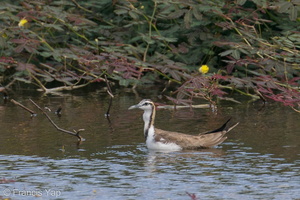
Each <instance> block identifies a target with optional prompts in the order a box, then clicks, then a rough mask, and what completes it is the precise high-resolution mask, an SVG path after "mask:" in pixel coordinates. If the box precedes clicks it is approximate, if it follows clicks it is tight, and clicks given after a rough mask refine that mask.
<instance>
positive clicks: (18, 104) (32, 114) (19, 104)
mask: <svg viewBox="0 0 300 200" xmlns="http://www.w3.org/2000/svg"><path fill="white" fill-rule="evenodd" d="M10 101H11V102H12V103H13V104H15V105H17V106H20V107H21V108H23V109H24V110H26V111H28V112H30V114H31V116H32V117H33V116H36V115H37V114H36V113H35V112H34V111H33V110H30V109H29V108H27V107H26V106H24V105H22V104H21V103H19V102H17V101H15V100H13V99H12V100H10Z"/></svg>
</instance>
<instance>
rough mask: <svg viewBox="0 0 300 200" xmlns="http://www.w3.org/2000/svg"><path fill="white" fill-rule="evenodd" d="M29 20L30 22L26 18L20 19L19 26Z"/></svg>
mask: <svg viewBox="0 0 300 200" xmlns="http://www.w3.org/2000/svg"><path fill="white" fill-rule="evenodd" d="M27 22H28V20H27V19H25V18H23V19H21V20H20V22H19V24H18V26H19V27H23V26H24V25H25V24H26V23H27Z"/></svg>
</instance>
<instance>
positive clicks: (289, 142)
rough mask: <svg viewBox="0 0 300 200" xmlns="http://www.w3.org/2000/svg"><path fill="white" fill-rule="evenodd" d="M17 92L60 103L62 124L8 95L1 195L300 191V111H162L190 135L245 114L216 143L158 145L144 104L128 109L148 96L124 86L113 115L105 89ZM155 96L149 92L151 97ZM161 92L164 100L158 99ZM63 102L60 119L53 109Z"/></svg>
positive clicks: (167, 125) (200, 195)
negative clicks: (148, 142) (147, 139)
mask: <svg viewBox="0 0 300 200" xmlns="http://www.w3.org/2000/svg"><path fill="white" fill-rule="evenodd" d="M13 98H14V99H15V100H18V101H19V102H21V103H23V104H24V105H26V106H28V107H30V108H32V109H34V110H36V109H35V107H34V106H33V105H32V104H31V103H30V102H29V101H28V98H32V99H33V100H34V101H35V102H37V103H38V104H39V105H41V106H47V107H49V108H51V109H52V112H49V115H50V117H51V118H52V119H53V121H55V122H56V123H57V125H59V126H60V127H61V128H64V129H67V130H73V129H75V130H78V129H80V128H84V129H85V131H84V132H82V133H81V135H82V136H83V137H84V138H85V139H86V140H85V141H84V142H82V143H81V144H78V143H77V138H76V137H73V136H70V135H67V134H64V133H61V132H58V131H57V130H55V128H54V127H52V126H51V124H50V123H49V122H48V121H47V119H46V118H45V117H44V116H43V115H42V114H41V113H39V112H38V113H39V114H38V116H37V117H34V118H31V117H30V114H28V113H27V112H26V111H24V110H22V109H21V108H19V107H17V106H15V105H13V104H11V103H6V104H5V103H3V102H2V103H1V104H0V117H1V121H0V126H1V141H0V172H1V174H0V199H5V198H7V197H8V198H11V199H32V198H33V196H34V197H39V198H38V199H70V198H72V199H122V200H123V199H146V200H148V199H149V200H150V199H151V200H152V199H192V196H194V197H196V198H197V199H214V200H215V199H268V200H269V199H280V200H281V199H300V173H299V172H300V159H299V155H300V143H299V141H300V134H299V133H300V124H299V114H298V113H296V112H294V111H292V110H291V109H290V108H287V107H282V106H279V105H277V104H268V105H267V106H266V107H264V108H262V109H261V104H260V103H255V104H252V103H246V102H245V103H244V104H243V105H237V104H231V103H222V104H221V106H220V108H219V112H218V114H213V113H211V112H210V111H209V110H208V109H194V110H192V111H191V110H189V109H183V110H178V111H176V112H173V111H169V110H159V111H158V112H157V121H156V126H157V127H159V128H163V129H166V130H173V131H181V132H185V133H189V134H193V133H197V132H202V131H205V130H210V129H213V128H216V127H218V126H219V125H221V124H222V122H225V121H226V119H228V117H229V116H232V117H233V120H234V121H240V125H239V126H238V127H236V128H235V129H234V130H233V131H232V132H231V133H230V134H229V135H228V136H229V138H228V139H227V140H226V141H225V142H224V143H223V144H222V145H219V146H218V147H216V148H213V149H207V150H202V151H181V152H155V151H149V150H148V149H147V148H146V147H145V144H144V138H143V133H142V129H143V122H142V120H141V114H142V111H139V110H132V111H128V110H127V108H128V107H129V106H130V105H133V104H136V103H138V102H139V100H140V99H141V98H142V97H135V96H133V95H132V94H131V93H125V92H119V94H118V95H117V98H115V99H114V100H113V107H112V109H111V117H110V122H109V121H108V120H107V119H106V118H105V117H104V113H105V112H106V109H107V106H108V100H109V99H108V97H107V95H106V94H105V93H103V92H101V91H93V92H88V93H86V92H84V91H78V92H76V93H75V94H70V93H67V94H63V95H51V96H47V97H45V96H38V95H36V94H35V95H33V94H31V95H22V97H21V96H15V97H13ZM143 98H149V96H143ZM158 101H159V100H158ZM60 105H61V106H62V107H63V110H62V112H63V113H62V116H61V117H60V118H59V117H57V116H56V115H55V114H53V111H55V110H56V109H57V108H58V107H59V106H60Z"/></svg>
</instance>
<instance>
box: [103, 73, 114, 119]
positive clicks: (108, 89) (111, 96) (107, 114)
mask: <svg viewBox="0 0 300 200" xmlns="http://www.w3.org/2000/svg"><path fill="white" fill-rule="evenodd" d="M104 77H105V82H106V85H107V93H108V94H109V96H110V100H109V105H108V108H107V111H106V113H105V117H109V115H110V114H109V111H110V108H111V105H112V99H113V98H114V95H113V93H112V90H111V87H110V83H109V81H108V80H107V77H106V75H104Z"/></svg>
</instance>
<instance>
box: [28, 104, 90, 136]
mask: <svg viewBox="0 0 300 200" xmlns="http://www.w3.org/2000/svg"><path fill="white" fill-rule="evenodd" d="M29 100H30V101H31V103H33V104H34V105H35V106H36V107H37V108H38V109H39V110H40V111H42V113H43V114H44V115H46V117H47V119H48V120H49V121H50V123H51V124H52V125H53V126H54V127H55V128H56V129H57V130H58V131H61V132H64V133H67V134H69V135H73V136H76V137H77V138H78V139H79V141H83V140H84V139H83V138H82V137H81V136H80V135H79V132H80V131H84V129H79V130H78V131H74V132H72V131H68V130H64V129H62V128H59V127H58V126H57V125H56V124H55V123H54V122H53V121H52V119H51V118H50V117H49V115H48V114H47V113H46V112H45V111H44V110H43V109H42V108H41V107H40V106H38V105H37V104H36V103H35V102H34V101H33V100H31V99H29Z"/></svg>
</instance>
